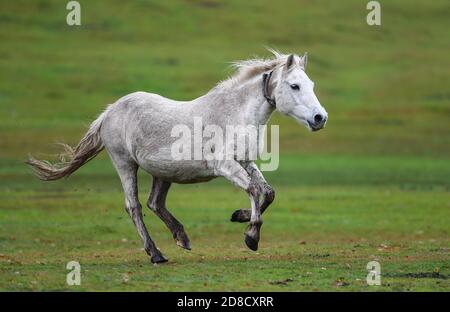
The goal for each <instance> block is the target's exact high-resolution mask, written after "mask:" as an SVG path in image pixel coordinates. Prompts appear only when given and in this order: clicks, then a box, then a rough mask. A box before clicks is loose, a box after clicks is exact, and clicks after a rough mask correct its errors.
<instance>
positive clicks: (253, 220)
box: [217, 160, 263, 251]
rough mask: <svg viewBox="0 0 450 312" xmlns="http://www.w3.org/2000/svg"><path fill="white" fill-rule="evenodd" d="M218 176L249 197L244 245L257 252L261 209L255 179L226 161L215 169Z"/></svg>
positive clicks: (231, 161)
mask: <svg viewBox="0 0 450 312" xmlns="http://www.w3.org/2000/svg"><path fill="white" fill-rule="evenodd" d="M217 169H218V174H219V175H221V176H223V177H225V178H227V179H228V180H229V181H231V182H232V183H233V184H234V185H236V186H239V187H240V188H242V189H244V190H245V191H246V192H247V194H248V195H249V197H250V202H251V206H252V209H251V215H250V224H249V226H248V230H247V232H246V233H245V244H246V245H247V247H248V248H250V249H251V250H253V251H256V250H258V243H259V238H260V234H259V233H260V229H261V225H262V223H263V221H262V219H261V209H260V205H259V197H260V194H261V193H260V186H259V185H258V182H257V181H256V180H255V179H252V177H251V176H250V175H249V174H248V172H247V171H246V170H245V169H244V168H243V167H242V166H241V164H239V163H238V162H237V161H234V160H227V161H224V162H222V163H221V164H220V166H219V167H218V168H217Z"/></svg>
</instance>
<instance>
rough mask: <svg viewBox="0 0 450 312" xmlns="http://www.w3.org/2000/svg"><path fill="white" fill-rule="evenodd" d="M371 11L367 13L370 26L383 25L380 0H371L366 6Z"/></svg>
mask: <svg viewBox="0 0 450 312" xmlns="http://www.w3.org/2000/svg"><path fill="white" fill-rule="evenodd" d="M366 9H367V10H370V12H369V13H368V14H367V17H366V21H367V25H369V26H381V5H380V2H378V1H369V2H368V3H367V6H366Z"/></svg>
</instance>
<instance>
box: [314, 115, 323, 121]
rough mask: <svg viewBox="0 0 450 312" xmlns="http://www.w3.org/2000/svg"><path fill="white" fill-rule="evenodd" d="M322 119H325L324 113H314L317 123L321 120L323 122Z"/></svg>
mask: <svg viewBox="0 0 450 312" xmlns="http://www.w3.org/2000/svg"><path fill="white" fill-rule="evenodd" d="M322 120H323V117H322V115H320V114H316V115H314V121H315V122H316V123H320V122H322Z"/></svg>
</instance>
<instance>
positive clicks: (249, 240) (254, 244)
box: [245, 234, 258, 251]
mask: <svg viewBox="0 0 450 312" xmlns="http://www.w3.org/2000/svg"><path fill="white" fill-rule="evenodd" d="M245 244H246V245H247V247H248V248H250V249H251V250H253V251H257V250H258V241H257V240H256V239H254V238H253V237H251V236H249V235H247V234H246V235H245Z"/></svg>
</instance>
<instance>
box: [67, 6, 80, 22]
mask: <svg viewBox="0 0 450 312" xmlns="http://www.w3.org/2000/svg"><path fill="white" fill-rule="evenodd" d="M66 9H67V10H69V13H67V16H66V22H67V25H69V26H75V25H76V26H80V25H81V5H80V3H79V2H78V1H69V2H68V3H67V5H66Z"/></svg>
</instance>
